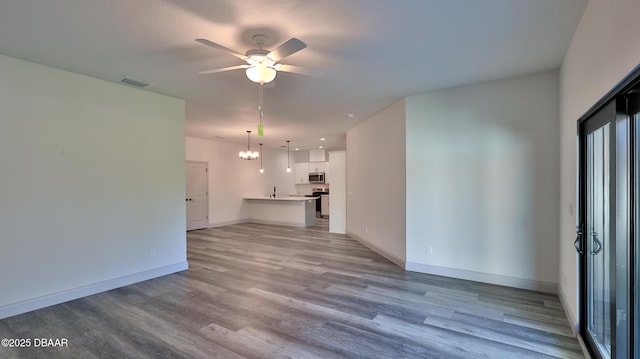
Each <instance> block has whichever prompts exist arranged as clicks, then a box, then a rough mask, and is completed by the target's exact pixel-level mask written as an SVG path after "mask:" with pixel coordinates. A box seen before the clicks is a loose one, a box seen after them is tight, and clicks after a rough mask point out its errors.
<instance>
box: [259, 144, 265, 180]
mask: <svg viewBox="0 0 640 359" xmlns="http://www.w3.org/2000/svg"><path fill="white" fill-rule="evenodd" d="M260 173H264V168H262V143H261V144H260Z"/></svg>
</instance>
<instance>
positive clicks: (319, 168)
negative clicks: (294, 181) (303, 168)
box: [309, 162, 328, 172]
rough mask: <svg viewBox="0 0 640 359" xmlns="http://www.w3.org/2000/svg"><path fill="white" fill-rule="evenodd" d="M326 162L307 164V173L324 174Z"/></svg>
mask: <svg viewBox="0 0 640 359" xmlns="http://www.w3.org/2000/svg"><path fill="white" fill-rule="evenodd" d="M327 167H328V166H327V165H326V162H311V163H309V172H326V170H327Z"/></svg>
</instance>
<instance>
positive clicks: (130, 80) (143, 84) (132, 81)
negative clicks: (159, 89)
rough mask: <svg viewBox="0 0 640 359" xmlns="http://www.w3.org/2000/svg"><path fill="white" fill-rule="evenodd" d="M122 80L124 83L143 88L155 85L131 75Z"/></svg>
mask: <svg viewBox="0 0 640 359" xmlns="http://www.w3.org/2000/svg"><path fill="white" fill-rule="evenodd" d="M120 82H122V83H123V84H127V85H129V86H133V87H138V88H141V89H143V88H145V87H147V86H151V85H153V84H150V83H148V82H144V81H141V80H136V79H134V78H131V77H125V78H123V79H121V80H120Z"/></svg>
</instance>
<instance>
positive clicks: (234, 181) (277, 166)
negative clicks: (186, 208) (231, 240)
mask: <svg viewBox="0 0 640 359" xmlns="http://www.w3.org/2000/svg"><path fill="white" fill-rule="evenodd" d="M256 142H257V141H256V140H255V139H254V140H253V141H252V149H253V150H255V151H258V150H259V146H257V144H256ZM240 150H246V145H238V144H234V143H229V142H222V141H213V140H206V139H201V138H193V137H187V138H186V147H185V154H186V157H185V158H186V160H187V161H203V162H208V163H209V226H211V227H217V226H223V225H228V224H234V223H240V222H243V221H246V220H247V218H248V216H249V213H248V212H247V208H246V205H245V202H244V200H243V198H244V197H249V196H267V195H269V194H271V193H273V186H276V188H277V195H278V196H288V195H289V194H295V193H296V188H295V185H294V179H293V171H292V172H291V173H287V172H286V168H287V151H286V150H282V149H273V148H267V147H263V156H262V161H263V168H264V169H265V173H263V174H260V172H259V169H260V160H255V161H245V160H241V159H239V158H238V151H240ZM291 163H292V164H291V167H292V168H293V161H291Z"/></svg>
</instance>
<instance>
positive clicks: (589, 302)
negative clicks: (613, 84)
mask: <svg viewBox="0 0 640 359" xmlns="http://www.w3.org/2000/svg"><path fill="white" fill-rule="evenodd" d="M609 114H610V112H609ZM614 118H615V116H614ZM614 118H610V117H609V116H607V113H606V112H603V113H600V114H598V115H596V116H594V117H593V118H592V119H590V120H589V122H588V123H586V124H585V127H586V128H587V130H586V133H585V137H584V141H585V143H584V145H585V148H584V150H585V152H584V161H585V163H584V167H585V168H584V170H585V173H584V175H585V176H584V177H585V178H584V179H585V181H584V185H585V190H586V191H585V192H586V198H585V200H586V201H585V207H586V216H585V217H586V218H585V221H584V228H583V240H584V243H583V246H584V250H583V260H584V270H585V273H584V274H585V282H584V284H585V287H586V288H585V298H584V301H583V303H584V305H585V311H586V318H585V319H586V320H585V321H584V323H585V324H586V328H585V329H586V330H585V332H586V335H587V338H586V339H587V341H588V342H589V344H590V346H591V347H592V348H594V349H596V351H597V352H598V356H599V357H600V358H606V359H609V358H611V357H612V345H611V343H612V326H611V322H612V303H613V302H612V293H613V292H612V283H613V281H612V268H611V254H612V249H613V246H612V243H613V241H612V239H613V238H612V237H613V236H612V234H613V231H614V227H615V224H614V223H613V222H612V216H611V214H612V213H611V210H612V208H614V203H615V198H614V197H612V194H614V191H613V190H612V189H614V188H615V182H614V180H615V173H614V171H613V169H614V167H615V166H614V164H615V161H614V157H615V147H613V144H614V143H615V132H614V125H615V122H614V121H613V119H614ZM614 218H615V217H614Z"/></svg>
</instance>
